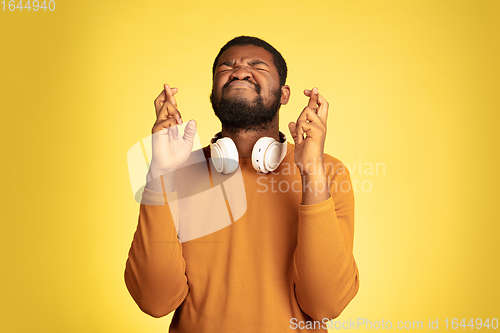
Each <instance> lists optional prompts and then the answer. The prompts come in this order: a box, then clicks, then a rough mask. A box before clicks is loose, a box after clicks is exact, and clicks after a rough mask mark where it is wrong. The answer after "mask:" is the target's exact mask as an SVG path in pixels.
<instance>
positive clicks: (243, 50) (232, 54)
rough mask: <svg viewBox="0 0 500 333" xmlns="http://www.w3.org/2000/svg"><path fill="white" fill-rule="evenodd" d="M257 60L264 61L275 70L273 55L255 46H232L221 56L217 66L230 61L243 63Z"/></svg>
mask: <svg viewBox="0 0 500 333" xmlns="http://www.w3.org/2000/svg"><path fill="white" fill-rule="evenodd" d="M256 59H257V60H262V61H264V62H265V63H267V64H268V65H269V66H271V67H273V68H274V57H273V55H272V54H271V53H270V52H269V51H267V50H266V49H264V48H262V47H260V46H255V45H236V46H231V47H230V48H228V49H227V50H226V51H224V52H223V53H222V54H221V56H220V58H219V60H218V61H217V65H219V64H221V63H223V62H225V61H228V60H229V61H232V60H234V61H243V60H256Z"/></svg>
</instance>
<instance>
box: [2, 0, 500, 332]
mask: <svg viewBox="0 0 500 333" xmlns="http://www.w3.org/2000/svg"><path fill="white" fill-rule="evenodd" d="M0 9H1V7H0ZM499 17H500V1H472V0H471V1H436V0H432V1H431V0H425V1H404V0H398V1H314V2H309V3H308V2H306V1H290V0H288V1H281V2H278V1H276V2H268V1H261V0H254V1H246V2H234V1H215V2H206V1H200V2H195V1H176V2H174V1H135V2H126V1H81V0H80V1H62V0H58V1H56V10H55V11H54V12H49V11H47V12H43V11H38V12H33V11H31V12H27V11H26V10H24V11H22V12H20V11H19V10H18V9H16V11H15V12H9V11H8V9H7V11H5V12H3V11H0V36H1V52H0V60H1V62H0V68H1V69H0V72H1V74H0V76H1V87H0V88H1V89H0V94H1V98H0V105H1V142H2V163H1V174H2V194H1V201H0V202H1V212H2V216H1V221H2V222H1V231H0V250H1V252H0V253H1V261H0V267H1V268H0V269H1V271H0V272H1V278H0V279H1V280H0V281H1V283H0V295H1V296H0V297H1V303H0V331H1V332H166V331H167V329H168V324H169V322H170V318H171V317H170V316H168V317H165V318H162V319H153V318H151V317H149V316H147V315H145V314H143V313H142V312H141V311H140V310H139V308H138V307H137V306H136V305H135V303H134V302H133V300H132V298H131V297H130V296H129V294H128V292H127V290H126V288H125V284H124V281H123V270H124V265H125V260H126V258H127V252H128V248H129V245H130V242H131V240H132V235H133V232H134V231H135V227H136V223H137V215H138V204H137V203H136V202H135V201H134V198H133V194H132V190H131V187H130V183H129V179H128V170H127V160H126V155H127V151H128V149H129V148H130V147H131V146H132V145H133V144H135V143H136V142H137V141H138V140H139V139H141V138H143V137H145V136H147V135H148V134H149V133H150V129H151V127H152V124H153V122H154V119H155V117H154V108H153V100H154V99H155V98H156V96H157V95H158V94H159V92H160V91H161V89H162V84H163V83H169V84H171V85H172V86H176V87H178V88H179V93H178V97H177V101H178V104H179V109H180V111H181V112H182V115H183V119H184V120H188V119H191V118H194V119H196V120H197V121H198V124H199V126H198V128H199V134H200V139H201V140H202V142H204V143H208V141H209V138H210V137H211V136H212V135H213V134H214V133H215V132H216V131H217V130H218V129H219V126H220V125H219V122H218V120H217V118H215V116H214V115H213V111H212V109H211V107H210V104H209V99H208V96H209V93H210V89H211V65H212V62H213V59H214V57H215V56H216V54H217V52H218V50H219V48H220V47H221V46H222V45H223V44H224V43H225V42H226V41H228V40H229V39H231V38H232V37H234V36H237V35H241V34H246V35H254V36H259V37H261V38H263V39H265V40H267V41H268V42H270V43H271V44H272V45H274V46H275V47H276V48H277V49H278V50H280V51H281V52H282V54H283V55H284V57H285V59H286V60H287V63H288V66H289V79H288V84H289V85H290V87H291V89H292V95H291V100H290V103H289V105H287V106H285V107H283V108H282V109H281V126H282V128H283V129H285V130H286V133H288V129H287V127H286V125H287V124H288V122H289V121H292V120H295V119H296V117H297V116H298V114H299V113H300V111H301V110H302V108H303V107H304V106H305V105H306V102H307V99H306V98H305V97H304V96H303V94H302V90H303V89H305V88H311V87H313V86H318V87H319V91H320V93H322V94H323V95H324V96H325V98H326V99H327V100H328V101H329V102H330V114H329V119H328V136H327V144H326V152H327V153H330V154H331V155H334V156H336V157H337V158H339V159H341V160H342V161H343V162H345V163H346V164H349V165H350V166H351V168H352V169H353V166H354V164H355V163H361V166H362V169H361V170H362V171H361V172H360V171H357V170H354V171H353V172H352V177H353V180H354V179H356V180H357V181H359V182H360V183H361V182H369V183H365V187H364V189H365V190H366V189H368V185H371V191H366V192H363V191H361V189H360V188H358V193H356V236H355V256H356V260H357V263H358V265H359V269H360V280H361V287H360V290H359V294H358V295H357V296H356V297H355V299H354V300H353V301H352V303H351V304H350V305H349V306H348V307H347V309H346V310H345V311H344V313H343V314H342V315H341V317H339V318H338V320H349V319H353V320H355V319H356V318H367V319H368V320H371V321H381V320H382V319H383V320H384V321H388V320H390V321H391V322H392V323H393V325H396V323H397V321H400V320H401V321H414V320H422V321H423V322H424V326H425V327H427V325H428V320H429V318H431V319H432V320H435V319H436V318H439V319H440V329H442V330H444V328H443V325H444V322H443V320H444V319H445V318H450V320H451V318H460V319H461V318H467V319H470V318H478V317H480V318H483V319H486V318H488V317H489V318H493V317H496V318H500V312H499V310H500V288H499V286H498V283H499V281H500V269H499V266H500V265H499V254H500V251H499V245H498V243H499V242H498V238H499V236H500V235H499V230H500V228H499V223H500V214H499V212H498V206H499V203H498V199H499V195H498V190H499V188H500V187H499V186H500V182H499V177H498V171H499V169H500V163H499V158H498V156H497V155H498V153H499V134H498V133H499V129H498V128H499V126H498V125H499V121H498V119H499V116H498V113H499V111H500V105H499V104H500V103H499V98H498V92H499V90H500V89H499V88H500V87H499V83H498V82H499V74H500V71H499V59H500V52H499V40H500V34H499V32H500V26H499ZM366 163H368V165H369V164H372V165H375V164H376V163H383V165H384V167H385V169H384V170H385V171H384V172H382V169H380V168H379V170H378V171H379V172H378V174H368V175H366V174H365V171H366V167H367V164H366ZM358 166H359V164H358ZM368 173H369V172H368ZM374 173H375V170H374ZM223 315H224V314H221V316H223ZM332 331H333V330H332Z"/></svg>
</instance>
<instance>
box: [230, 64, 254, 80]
mask: <svg viewBox="0 0 500 333" xmlns="http://www.w3.org/2000/svg"><path fill="white" fill-rule="evenodd" d="M251 77H252V73H251V71H250V70H249V69H248V67H246V66H238V67H236V68H234V70H233V71H232V73H231V76H230V79H233V78H237V79H238V80H247V79H250V78H251Z"/></svg>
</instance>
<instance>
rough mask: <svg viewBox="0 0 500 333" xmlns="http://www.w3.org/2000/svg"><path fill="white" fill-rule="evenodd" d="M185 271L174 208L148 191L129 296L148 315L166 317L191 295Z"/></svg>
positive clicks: (129, 269) (130, 264) (130, 263)
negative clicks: (172, 211)
mask: <svg viewBox="0 0 500 333" xmlns="http://www.w3.org/2000/svg"><path fill="white" fill-rule="evenodd" d="M174 213H175V212H174ZM174 215H175V214H174ZM185 267H186V264H185V261H184V258H183V256H182V246H181V244H180V242H179V239H178V238H177V231H176V227H175V224H174V219H173V217H172V213H171V208H170V207H169V205H168V204H166V203H165V200H164V198H163V194H160V193H156V192H152V191H149V190H148V189H145V190H144V193H143V201H142V203H141V205H140V212H139V222H138V226H137V230H136V232H135V234H134V239H133V241H132V245H131V247H130V251H129V256H128V260H127V263H126V268H125V283H126V285H127V288H128V290H129V292H130V295H132V297H133V299H134V300H135V302H136V303H137V305H138V306H139V307H140V308H141V310H142V311H144V312H145V313H147V314H149V315H151V316H153V317H162V316H165V315H167V314H168V313H170V312H172V311H173V310H175V309H176V308H177V307H178V306H179V305H180V304H181V303H182V302H183V300H184V299H185V298H186V295H187V294H188V291H189V287H188V283H187V277H186V274H185Z"/></svg>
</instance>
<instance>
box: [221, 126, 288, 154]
mask: <svg viewBox="0 0 500 333" xmlns="http://www.w3.org/2000/svg"><path fill="white" fill-rule="evenodd" d="M221 135H222V137H228V138H231V139H232V140H233V142H234V144H235V145H236V148H237V149H238V154H239V156H240V158H250V157H252V149H253V146H254V145H255V143H256V142H257V140H259V139H260V138H262V137H266V136H268V137H271V138H273V139H274V140H276V141H280V137H279V121H278V119H277V117H276V119H274V120H273V121H272V122H271V123H270V124H269V125H268V126H267V128H266V129H262V130H249V131H245V130H239V131H227V130H225V129H224V126H222V132H221Z"/></svg>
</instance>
